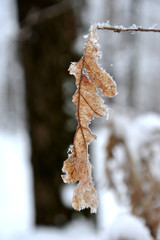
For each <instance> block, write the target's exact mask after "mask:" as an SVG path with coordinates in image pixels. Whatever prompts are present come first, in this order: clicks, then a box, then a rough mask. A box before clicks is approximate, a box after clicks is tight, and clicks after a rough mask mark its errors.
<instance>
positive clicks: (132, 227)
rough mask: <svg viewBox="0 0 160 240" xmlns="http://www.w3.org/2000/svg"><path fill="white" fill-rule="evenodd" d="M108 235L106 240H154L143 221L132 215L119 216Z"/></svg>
mask: <svg viewBox="0 0 160 240" xmlns="http://www.w3.org/2000/svg"><path fill="white" fill-rule="evenodd" d="M106 235H107V238H106V240H110V239H111V240H119V239H126V240H142V239H145V240H153V238H152V237H151V236H150V233H149V230H148V229H147V227H146V226H145V225H144V223H143V221H142V220H140V219H139V218H137V217H135V216H131V215H119V216H118V217H117V219H116V220H115V221H114V223H113V224H112V225H111V227H110V229H109V231H108V232H107V234H106Z"/></svg>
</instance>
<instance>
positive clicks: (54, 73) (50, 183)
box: [18, 0, 88, 225]
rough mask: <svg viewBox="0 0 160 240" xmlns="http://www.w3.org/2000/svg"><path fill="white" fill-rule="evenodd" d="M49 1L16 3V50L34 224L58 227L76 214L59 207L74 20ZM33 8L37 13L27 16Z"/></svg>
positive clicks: (68, 139)
mask: <svg viewBox="0 0 160 240" xmlns="http://www.w3.org/2000/svg"><path fill="white" fill-rule="evenodd" d="M54 2H58V1H44V0H41V1H40V0H39V1H22V0H19V1H18V6H19V19H20V22H21V26H22V28H25V29H27V30H26V31H25V34H24V35H23V38H21V39H23V41H21V42H20V50H21V55H22V60H23V64H24V68H25V77H26V99H27V107H28V121H29V130H30V137H31V147H32V156H31V160H32V165H33V176H34V191H35V212H36V224H38V225H62V224H64V223H66V222H67V221H68V220H69V219H71V217H72V215H73V213H74V215H75V211H74V212H73V210H72V209H69V208H66V207H65V206H64V205H63V202H62V200H61V194H60V191H61V186H62V184H63V182H62V179H61V174H62V172H61V168H62V165H63V161H64V160H65V159H66V158H67V148H68V146H69V144H71V143H72V140H73V131H72V130H71V129H69V128H67V122H68V120H70V119H71V116H69V115H68V114H67V113H65V111H64V104H65V97H64V94H63V84H64V82H65V81H66V79H67V78H69V74H68V71H67V69H68V67H69V65H70V62H71V61H73V60H75V61H76V60H77V56H76V55H75V54H74V53H73V51H72V45H73V41H74V40H75V37H76V27H75V16H74V12H73V10H72V8H71V7H70V6H69V2H67V3H65V1H62V3H61V2H60V3H57V4H55V5H53V6H52V8H48V7H50V5H51V4H53V3H54ZM63 2H64V5H63ZM59 4H62V7H61V5H59ZM54 6H55V10H54ZM58 6H60V7H58ZM37 8H38V10H36V12H38V14H36V12H35V14H32V15H30V16H32V17H28V15H27V14H28V13H29V12H31V11H32V10H33V9H37ZM44 8H45V9H44ZM65 8H66V9H65ZM39 9H41V10H39ZM43 10H44V11H43ZM46 12H47V14H46ZM52 14H53V16H52ZM26 16H27V17H26ZM71 82H72V84H74V81H72V80H71ZM71 86H72V87H73V85H71ZM72 87H71V88H72ZM73 91H74V87H73ZM73 91H70V96H69V97H70V99H71V96H72V94H73ZM71 120H72V122H73V124H74V120H73V118H72V119H71ZM86 213H88V211H87V212H86Z"/></svg>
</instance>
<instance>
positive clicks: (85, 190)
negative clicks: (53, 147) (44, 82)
mask: <svg viewBox="0 0 160 240" xmlns="http://www.w3.org/2000/svg"><path fill="white" fill-rule="evenodd" d="M100 57H101V53H100V52H99V44H98V36H97V33H96V26H92V27H91V28H90V32H89V34H88V35H87V37H86V44H85V49H84V55H83V57H82V58H81V59H80V60H79V62H76V63H72V64H71V66H70V68H69V72H70V74H72V75H74V76H75V78H76V86H77V90H76V92H75V94H74V96H73V103H74V104H75V105H76V107H77V112H76V117H77V120H78V126H77V130H76V133H75V136H74V142H73V147H72V153H71V154H70V155H69V157H68V159H67V160H66V161H65V162H64V165H63V168H62V171H63V172H65V173H66V175H62V178H63V181H64V182H65V183H70V184H71V183H74V182H77V181H79V183H78V185H77V186H76V188H75V190H74V194H73V199H72V206H73V208H74V209H75V210H79V211H80V210H81V209H84V208H90V209H91V213H94V212H96V210H97V206H98V199H97V194H96V190H95V188H94V185H93V182H92V177H91V165H90V163H89V160H88V144H89V143H90V142H91V140H92V139H96V136H95V135H93V134H92V133H91V131H90V129H89V127H88V125H89V123H90V121H91V120H92V119H93V117H94V116H96V117H99V118H101V117H102V116H104V115H106V114H107V110H106V106H105V104H104V101H103V99H102V98H101V97H100V96H99V94H98V93H97V88H99V89H101V90H102V94H103V95H105V96H106V97H113V96H115V95H116V84H115V82H114V81H113V79H112V78H111V76H110V75H109V74H108V73H106V72H105V71H104V70H103V69H102V68H100V66H99V65H98V59H99V58H100Z"/></svg>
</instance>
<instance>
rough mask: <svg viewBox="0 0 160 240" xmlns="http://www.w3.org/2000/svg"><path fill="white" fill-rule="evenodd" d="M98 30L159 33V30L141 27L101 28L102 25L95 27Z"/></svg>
mask: <svg viewBox="0 0 160 240" xmlns="http://www.w3.org/2000/svg"><path fill="white" fill-rule="evenodd" d="M97 29H98V30H109V31H114V32H117V33H120V32H160V29H155V28H142V27H133V26H131V27H128V28H127V27H121V26H109V25H107V26H105V25H104V26H103V25H97Z"/></svg>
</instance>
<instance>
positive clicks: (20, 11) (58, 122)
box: [0, 0, 160, 239]
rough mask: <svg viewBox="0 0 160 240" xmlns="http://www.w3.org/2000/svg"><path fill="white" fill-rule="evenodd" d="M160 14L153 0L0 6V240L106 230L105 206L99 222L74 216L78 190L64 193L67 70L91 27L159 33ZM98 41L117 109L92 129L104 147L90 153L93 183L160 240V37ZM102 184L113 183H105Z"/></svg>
mask: <svg viewBox="0 0 160 240" xmlns="http://www.w3.org/2000/svg"><path fill="white" fill-rule="evenodd" d="M159 11H160V3H159V2H158V1H157V0H153V1H149V0H142V1H138V0H125V1H124V0H112V1H111V0H99V1H96V0H81V1H74V0H27V1H25V0H17V1H16V0H1V1H0V26H1V28H0V29H1V30H0V31H1V34H0V69H1V71H0V115H1V118H0V148H1V153H0V154H1V158H0V203H1V204H0V239H5V238H4V236H12V234H13V233H15V232H18V231H26V230H27V229H28V228H30V227H31V226H32V225H33V224H36V225H38V226H42V225H43V226H54V227H55V226H56V227H57V226H58V227H59V226H63V225H65V224H66V223H69V221H71V220H73V219H78V218H79V217H80V216H83V217H84V216H85V218H87V219H89V220H90V221H91V222H93V224H96V225H97V226H98V225H100V226H103V227H104V224H103V223H102V222H103V221H104V218H105V216H104V215H105V214H106V215H107V210H106V212H105V211H104V209H103V207H104V206H106V209H107V202H104V198H103V197H101V196H100V211H99V215H98V217H97V216H95V215H90V214H89V211H88V210H85V211H83V212H80V213H79V212H78V213H77V212H75V211H73V209H72V208H71V195H72V194H70V192H72V191H73V189H72V186H71V187H70V186H64V183H63V182H62V179H61V174H62V173H61V168H62V165H63V161H64V160H65V159H66V158H67V149H68V147H69V145H70V144H72V141H73V136H74V131H75V129H76V118H75V107H74V105H73V104H72V102H71V99H72V95H73V93H74V91H75V85H74V78H73V77H72V76H70V75H69V74H68V67H69V65H70V63H71V62H74V61H77V60H78V59H79V58H80V57H81V55H82V53H83V45H84V39H83V35H84V34H86V33H88V29H89V26H90V24H91V23H95V22H107V21H110V24H111V25H123V26H130V25H133V24H135V25H137V26H143V27H146V28H147V27H154V28H160V15H159ZM98 35H99V42H100V45H101V51H102V53H103V56H102V58H103V59H102V61H101V64H102V65H103V67H104V68H105V69H106V70H107V72H108V73H109V74H110V75H112V76H113V78H114V80H115V81H116V83H117V85H118V92H119V94H118V95H117V96H116V97H115V98H114V99H105V101H106V103H107V104H108V105H109V108H112V111H111V114H110V115H111V117H110V121H109V122H108V124H106V123H105V122H104V120H102V121H99V123H98V121H96V123H95V124H94V125H93V128H94V130H95V131H97V132H98V140H97V141H99V139H100V141H102V140H103V149H102V148H98V147H95V149H94V151H92V149H93V148H92V149H91V156H93V159H94V162H93V164H95V169H94V174H95V179H96V185H97V188H98V189H99V190H101V189H100V188H101V187H99V185H103V182H105V183H106V182H107V183H106V184H105V187H104V186H103V188H105V190H106V191H107V189H108V188H110V189H112V190H113V191H114V192H115V195H116V196H117V199H119V201H120V202H121V203H123V204H126V205H127V209H128V208H129V209H130V210H129V212H131V213H132V214H133V215H136V216H139V217H142V218H143V219H144V220H145V222H146V226H147V227H148V229H149V230H150V232H151V235H152V237H153V238H154V239H156V236H157V232H158V227H159V222H160V207H159V203H158V199H159V198H158V196H159V195H158V194H160V191H159V190H160V189H159V181H160V179H159V176H158V174H157V172H156V171H157V169H159V168H160V163H159V162H160V159H159V153H160V147H159V146H160V144H159V143H160V104H159V103H160V94H159V91H160V79H159V76H160V73H159V71H160V61H159V58H160V47H159V42H160V35H159V34H158V33H120V34H118V33H113V32H109V31H99V32H98ZM100 123H102V124H100ZM99 124H100V125H101V129H100V127H98V125H99ZM99 130H100V131H99ZM101 133H102V134H101ZM104 133H105V137H104ZM95 144H97V145H98V143H95ZM98 146H99V145H98ZM140 149H144V151H140ZM95 151H97V152H98V151H103V152H104V154H99V155H98V153H95ZM105 154H106V155H105ZM101 155H103V156H101ZM96 156H98V161H99V163H97V159H96ZM100 156H101V157H102V158H103V160H100ZM117 156H118V157H117ZM149 161H151V162H152V165H151V164H149V163H148V162H149ZM127 163H130V164H127ZM98 164H100V165H101V167H99V166H97V165H98ZM96 166H97V169H98V170H96ZM133 166H134V167H133ZM153 166H155V167H153ZM101 169H103V173H102V172H101ZM104 169H105V171H104ZM126 172H127V173H128V175H126ZM116 173H117V175H116ZM142 173H144V174H142ZM146 173H147V174H146ZM115 175H116V177H115ZM139 175H141V178H139ZM117 176H120V177H117ZM157 176H158V177H157ZM102 177H103V178H107V180H105V181H104V179H103V181H102V184H99V182H100V179H101V178H102ZM117 185H118V186H119V187H117ZM137 186H139V188H138V189H137ZM100 195H101V194H100ZM148 195H150V196H151V195H152V197H150V199H149V200H148V198H147V196H148ZM101 199H103V204H102V205H101ZM146 199H147V200H146ZM148 210H149V212H148ZM102 212H103V214H102ZM113 212H114V211H113ZM102 215H103V216H102ZM16 218H17V220H15V219H16ZM21 219H23V220H21ZM8 226H12V227H8ZM1 236H2V238H1ZM88 239H89V238H88ZM99 239H100V238H99ZM108 239H109V238H108ZM146 239H147V238H146ZM148 239H149V238H148Z"/></svg>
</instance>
